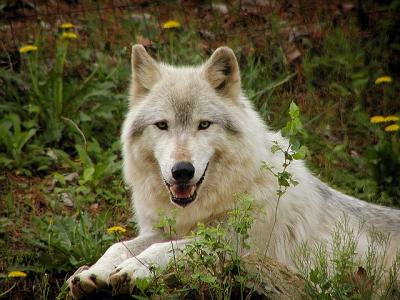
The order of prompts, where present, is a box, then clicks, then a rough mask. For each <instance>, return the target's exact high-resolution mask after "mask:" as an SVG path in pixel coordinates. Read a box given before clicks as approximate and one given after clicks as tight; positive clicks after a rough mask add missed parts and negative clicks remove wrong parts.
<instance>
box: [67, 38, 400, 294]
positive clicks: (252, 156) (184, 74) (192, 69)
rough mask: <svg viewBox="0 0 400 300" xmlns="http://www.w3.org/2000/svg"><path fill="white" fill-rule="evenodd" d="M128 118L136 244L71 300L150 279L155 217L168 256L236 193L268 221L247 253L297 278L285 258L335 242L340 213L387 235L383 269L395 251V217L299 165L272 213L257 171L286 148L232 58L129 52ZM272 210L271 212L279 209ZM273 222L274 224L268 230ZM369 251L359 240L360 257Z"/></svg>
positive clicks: (98, 267) (156, 240) (228, 54)
mask: <svg viewBox="0 0 400 300" xmlns="http://www.w3.org/2000/svg"><path fill="white" fill-rule="evenodd" d="M131 64H132V78H131V84H130V90H129V111H128V113H127V115H126V118H125V121H124V123H123V127H122V134H121V140H122V145H123V149H122V153H123V174H124V179H125V182H126V184H127V185H128V186H129V188H130V189H131V191H132V203H133V210H134V214H135V217H136V221H137V224H138V227H139V235H138V236H137V237H136V238H134V239H132V240H129V241H125V242H119V243H116V244H114V245H112V246H111V247H110V248H109V249H108V250H107V251H106V252H105V254H104V255H103V256H102V257H101V258H100V259H99V260H98V261H97V262H96V263H95V264H94V265H93V266H91V267H87V266H84V267H81V268H79V269H78V270H77V272H76V273H75V274H74V275H73V276H71V278H70V279H69V280H68V285H69V290H70V292H69V293H70V296H71V297H72V298H74V299H79V298H82V297H84V296H86V295H90V294H93V293H95V292H96V291H98V290H101V289H107V288H112V291H113V293H114V294H120V293H129V292H131V291H132V289H133V287H134V284H135V279H136V278H142V277H146V276H149V275H150V271H149V265H150V264H156V265H158V266H160V267H165V266H166V265H167V263H168V261H169V260H170V258H171V255H172V254H171V242H170V241H166V240H165V238H163V234H162V230H159V229H155V227H154V225H155V224H157V223H158V222H159V221H160V212H171V211H173V210H176V211H175V214H176V215H175V218H176V225H175V231H176V236H174V240H175V241H174V246H175V252H176V254H177V255H178V253H179V249H183V248H184V247H185V244H187V243H188V241H189V240H190V239H189V238H188V235H189V233H190V232H191V231H192V230H193V229H194V228H195V227H196V224H198V223H199V222H203V223H207V222H208V221H209V220H213V219H215V218H218V216H221V215H226V214H227V212H229V211H230V210H232V209H233V208H234V205H235V204H234V202H235V194H238V193H243V192H245V193H248V194H250V195H251V196H252V197H253V198H254V201H255V202H256V203H257V205H258V206H259V207H261V210H263V211H264V212H265V213H264V214H262V215H263V216H264V217H262V218H255V220H254V223H253V225H252V227H251V229H250V232H249V244H250V246H251V247H250V250H248V251H261V252H262V251H264V249H266V245H267V243H268V245H270V246H269V247H268V251H267V255H268V256H270V257H272V258H274V259H276V260H278V261H279V262H281V263H283V264H285V265H287V266H288V267H290V268H292V269H294V270H296V265H295V263H294V262H293V259H292V255H291V253H292V251H293V250H294V249H295V248H296V247H298V246H299V245H300V244H301V243H304V242H307V243H311V244H312V243H317V242H320V241H327V242H328V243H329V242H330V241H331V240H332V237H331V236H332V231H333V229H334V227H335V224H336V222H337V221H338V220H339V219H340V217H341V216H342V215H343V213H345V214H346V215H347V216H348V222H349V226H350V227H351V228H354V229H356V228H358V227H359V224H360V221H361V220H362V219H363V220H365V221H366V224H367V227H369V228H376V229H378V230H381V231H383V232H385V233H388V234H390V236H391V239H390V243H389V246H388V247H389V248H388V251H387V253H386V257H385V258H384V259H385V262H386V263H387V264H389V263H390V261H391V260H392V259H393V258H394V256H395V254H396V250H397V247H398V246H399V243H400V210H395V209H391V208H386V207H383V206H378V205H374V204H370V203H367V202H364V201H361V200H358V199H356V198H353V197H350V196H347V195H344V194H342V193H340V192H338V191H336V190H334V189H332V188H330V187H328V186H327V185H325V184H324V183H322V182H321V181H320V180H318V179H317V178H316V177H315V176H313V175H312V174H311V172H310V171H309V170H308V169H307V168H306V167H305V165H304V162H303V161H301V160H299V161H293V162H292V163H291V164H290V166H289V167H288V171H289V172H290V173H291V174H292V175H293V177H294V179H295V180H297V181H298V182H299V184H298V185H297V186H294V187H290V188H289V189H288V190H287V191H286V193H285V194H284V195H283V196H282V199H281V201H280V203H279V205H278V206H276V205H277V201H278V200H277V195H276V191H277V189H278V182H277V179H276V177H275V176H273V174H271V173H270V172H267V171H266V170H263V169H262V168H260V166H261V165H262V163H263V162H266V163H267V164H268V165H269V166H271V167H272V168H276V169H279V168H281V166H282V162H283V159H284V158H283V156H282V154H281V153H279V152H275V153H273V152H272V151H271V146H272V145H273V144H274V142H275V141H277V142H278V143H279V144H280V145H282V147H287V146H288V145H289V144H288V141H287V140H286V139H285V138H283V137H282V135H281V134H280V133H279V132H278V133H277V132H272V131H271V130H269V129H268V128H267V126H266V125H265V123H264V122H263V121H262V119H261V118H260V116H259V115H258V113H257V112H256V111H255V110H254V108H253V107H252V105H251V103H250V101H249V100H248V99H247V98H246V97H245V95H244V93H243V92H242V88H241V79H240V71H239V66H238V62H237V59H236V57H235V54H234V52H233V51H232V50H231V49H230V48H228V47H220V48H218V49H216V50H215V52H214V53H213V54H212V55H211V57H210V58H209V59H208V60H207V61H206V62H205V63H203V64H202V65H200V66H180V67H176V66H171V65H168V64H165V63H159V62H157V61H156V60H154V59H153V58H152V57H151V56H150V55H149V54H148V53H147V52H146V50H145V48H144V47H143V46H141V45H135V46H133V48H132V56H131ZM276 207H277V209H276ZM274 220H275V221H276V222H274ZM367 247H368V235H367V233H366V232H362V233H361V234H360V236H359V242H358V244H357V252H358V253H359V255H362V254H363V253H365V252H366V250H367Z"/></svg>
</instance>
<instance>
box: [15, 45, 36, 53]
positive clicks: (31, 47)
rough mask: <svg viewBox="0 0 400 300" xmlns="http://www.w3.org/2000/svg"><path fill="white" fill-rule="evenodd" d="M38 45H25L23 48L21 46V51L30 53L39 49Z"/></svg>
mask: <svg viewBox="0 0 400 300" xmlns="http://www.w3.org/2000/svg"><path fill="white" fill-rule="evenodd" d="M37 49H38V47H36V46H34V45H23V46H22V47H21V48H19V53H29V52H33V51H37Z"/></svg>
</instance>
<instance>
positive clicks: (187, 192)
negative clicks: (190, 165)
mask: <svg viewBox="0 0 400 300" xmlns="http://www.w3.org/2000/svg"><path fill="white" fill-rule="evenodd" d="M170 189H171V192H172V194H173V195H174V197H176V198H189V197H190V196H192V195H193V193H194V191H195V189H196V185H195V184H193V185H179V184H174V185H171V187H170Z"/></svg>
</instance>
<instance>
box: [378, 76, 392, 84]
mask: <svg viewBox="0 0 400 300" xmlns="http://www.w3.org/2000/svg"><path fill="white" fill-rule="evenodd" d="M392 81H393V79H392V77H390V76H380V77H378V78H377V79H376V80H375V84H381V83H390V82H392Z"/></svg>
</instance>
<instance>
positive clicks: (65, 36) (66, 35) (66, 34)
mask: <svg viewBox="0 0 400 300" xmlns="http://www.w3.org/2000/svg"><path fill="white" fill-rule="evenodd" d="M61 38H62V39H69V40H76V39H77V38H78V36H77V35H76V34H75V33H73V32H63V33H62V34H61Z"/></svg>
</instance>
